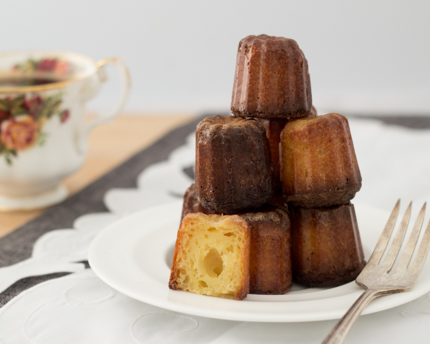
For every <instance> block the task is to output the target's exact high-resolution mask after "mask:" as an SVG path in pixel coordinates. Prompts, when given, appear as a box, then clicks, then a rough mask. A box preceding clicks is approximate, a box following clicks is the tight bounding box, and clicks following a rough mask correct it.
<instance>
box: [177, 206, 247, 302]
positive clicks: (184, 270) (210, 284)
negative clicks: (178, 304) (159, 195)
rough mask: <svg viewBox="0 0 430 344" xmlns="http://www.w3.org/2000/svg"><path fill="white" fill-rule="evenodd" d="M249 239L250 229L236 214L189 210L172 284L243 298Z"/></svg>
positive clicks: (181, 235)
mask: <svg viewBox="0 0 430 344" xmlns="http://www.w3.org/2000/svg"><path fill="white" fill-rule="evenodd" d="M250 242H251V229H250V227H249V225H248V223H247V222H246V221H245V220H244V219H242V218H241V217H239V216H237V215H224V216H221V215H205V214H202V213H196V214H188V215H187V216H185V218H184V220H183V221H182V224H181V227H180V228H179V231H178V236H177V239H176V245H175V253H174V255H173V264H172V270H171V274H170V280H169V288H170V289H173V290H183V291H189V292H192V293H196V294H201V295H211V296H224V297H232V298H235V299H237V300H242V299H244V298H245V297H246V295H247V294H248V292H249V254H250Z"/></svg>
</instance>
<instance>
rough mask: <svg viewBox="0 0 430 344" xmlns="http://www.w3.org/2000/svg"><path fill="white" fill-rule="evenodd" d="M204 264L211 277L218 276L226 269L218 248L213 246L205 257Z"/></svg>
mask: <svg viewBox="0 0 430 344" xmlns="http://www.w3.org/2000/svg"><path fill="white" fill-rule="evenodd" d="M203 266H204V268H205V270H206V273H207V274H208V275H209V277H215V278H216V277H218V276H219V275H220V274H221V272H222V270H223V269H224V264H223V260H222V258H221V256H220V254H219V252H218V251H217V250H216V249H214V248H211V249H210V250H209V252H208V254H207V255H206V257H205V258H204V259H203Z"/></svg>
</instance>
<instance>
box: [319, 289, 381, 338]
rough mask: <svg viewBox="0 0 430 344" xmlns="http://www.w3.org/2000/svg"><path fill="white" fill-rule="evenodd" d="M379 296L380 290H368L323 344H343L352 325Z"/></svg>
mask: <svg viewBox="0 0 430 344" xmlns="http://www.w3.org/2000/svg"><path fill="white" fill-rule="evenodd" d="M378 296H381V294H380V291H378V290H371V289H367V290H366V291H365V292H363V294H361V295H360V297H359V298H358V299H357V301H355V302H354V304H353V305H352V306H351V307H350V308H349V309H348V311H347V312H346V313H345V315H344V316H343V317H342V319H340V320H339V322H338V323H337V324H336V326H335V327H334V328H333V330H331V332H330V333H329V335H328V336H327V337H326V338H325V339H324V341H323V342H322V343H321V344H341V343H343V342H344V340H345V338H346V336H347V334H348V333H349V331H350V330H351V327H352V325H353V324H354V322H355V321H356V320H357V319H358V317H359V316H360V314H361V313H362V312H363V310H364V308H366V306H367V305H368V304H369V303H370V301H372V300H373V299H375V298H377V297H378Z"/></svg>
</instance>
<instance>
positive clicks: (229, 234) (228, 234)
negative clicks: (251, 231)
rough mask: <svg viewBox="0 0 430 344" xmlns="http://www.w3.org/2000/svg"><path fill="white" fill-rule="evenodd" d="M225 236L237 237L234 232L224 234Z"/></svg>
mask: <svg viewBox="0 0 430 344" xmlns="http://www.w3.org/2000/svg"><path fill="white" fill-rule="evenodd" d="M224 235H225V236H235V235H234V234H233V233H232V232H228V233H225V234H224Z"/></svg>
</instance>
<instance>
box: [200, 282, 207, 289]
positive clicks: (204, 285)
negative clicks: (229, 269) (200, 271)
mask: <svg viewBox="0 0 430 344" xmlns="http://www.w3.org/2000/svg"><path fill="white" fill-rule="evenodd" d="M199 286H200V287H201V288H207V287H208V285H207V284H206V282H205V281H199Z"/></svg>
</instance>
